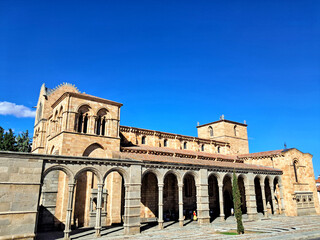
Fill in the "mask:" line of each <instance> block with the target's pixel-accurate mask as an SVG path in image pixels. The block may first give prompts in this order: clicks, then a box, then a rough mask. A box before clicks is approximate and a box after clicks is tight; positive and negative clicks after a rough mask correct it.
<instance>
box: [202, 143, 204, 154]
mask: <svg viewBox="0 0 320 240" xmlns="http://www.w3.org/2000/svg"><path fill="white" fill-rule="evenodd" d="M201 151H202V152H203V151H204V144H202V145H201Z"/></svg>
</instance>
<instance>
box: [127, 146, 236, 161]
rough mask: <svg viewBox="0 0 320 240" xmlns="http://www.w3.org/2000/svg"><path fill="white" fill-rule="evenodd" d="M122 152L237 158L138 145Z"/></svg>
mask: <svg viewBox="0 0 320 240" xmlns="http://www.w3.org/2000/svg"><path fill="white" fill-rule="evenodd" d="M121 149H122V151H149V152H150V151H151V152H152V151H154V152H163V153H172V154H181V155H190V156H194V157H196V156H202V157H207V158H219V159H228V160H233V161H234V160H236V159H237V157H236V156H231V155H224V154H217V153H207V152H197V151H192V150H185V149H174V148H168V147H151V146H147V145H136V146H132V147H122V148H121Z"/></svg>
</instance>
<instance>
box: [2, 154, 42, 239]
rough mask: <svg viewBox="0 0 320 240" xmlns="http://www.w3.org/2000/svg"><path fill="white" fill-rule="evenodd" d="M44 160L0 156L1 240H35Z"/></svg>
mask: <svg viewBox="0 0 320 240" xmlns="http://www.w3.org/2000/svg"><path fill="white" fill-rule="evenodd" d="M42 162H43V161H42V160H40V159H39V158H35V157H32V155H29V154H19V153H12V152H0V239H33V238H34V237H35V231H36V222H37V205H38V200H39V192H40V181H41V173H42Z"/></svg>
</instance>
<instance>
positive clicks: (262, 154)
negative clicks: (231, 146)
mask: <svg viewBox="0 0 320 240" xmlns="http://www.w3.org/2000/svg"><path fill="white" fill-rule="evenodd" d="M286 150H287V149H286ZM286 150H284V149H280V150H273V151H265V152H256V153H248V154H241V155H238V158H248V157H270V156H274V155H280V154H281V153H283V152H284V151H286Z"/></svg>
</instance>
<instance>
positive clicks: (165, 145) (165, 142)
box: [163, 139, 168, 147]
mask: <svg viewBox="0 0 320 240" xmlns="http://www.w3.org/2000/svg"><path fill="white" fill-rule="evenodd" d="M163 146H164V147H168V140H167V139H165V140H164V141H163Z"/></svg>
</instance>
